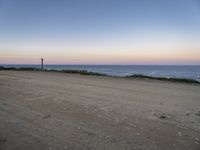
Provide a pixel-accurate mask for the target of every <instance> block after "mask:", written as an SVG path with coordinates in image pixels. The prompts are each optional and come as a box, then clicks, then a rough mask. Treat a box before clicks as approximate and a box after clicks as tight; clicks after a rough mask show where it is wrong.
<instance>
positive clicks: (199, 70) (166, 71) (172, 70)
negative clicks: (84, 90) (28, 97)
mask: <svg viewBox="0 0 200 150" xmlns="http://www.w3.org/2000/svg"><path fill="white" fill-rule="evenodd" d="M3 66H7V67H11V66H12V67H35V68H40V65H3ZM44 68H45V69H48V70H51V69H54V70H87V71H91V72H98V73H103V74H107V75H112V76H121V77H122V76H127V75H133V74H141V75H147V76H153V77H168V78H169V77H173V78H186V79H194V80H198V81H200V66H155V65H45V66H44Z"/></svg>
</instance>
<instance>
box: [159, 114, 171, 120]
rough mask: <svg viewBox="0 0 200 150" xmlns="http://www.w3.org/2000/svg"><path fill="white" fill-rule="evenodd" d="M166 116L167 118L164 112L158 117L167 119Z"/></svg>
mask: <svg viewBox="0 0 200 150" xmlns="http://www.w3.org/2000/svg"><path fill="white" fill-rule="evenodd" d="M167 118H169V117H168V116H167V115H165V114H161V115H160V119H167Z"/></svg>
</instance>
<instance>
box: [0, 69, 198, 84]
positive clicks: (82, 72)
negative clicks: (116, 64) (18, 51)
mask: <svg viewBox="0 0 200 150" xmlns="http://www.w3.org/2000/svg"><path fill="white" fill-rule="evenodd" d="M1 70H13V71H14V70H16V71H45V72H60V73H71V74H80V75H93V76H107V77H114V78H128V79H150V80H159V81H169V82H178V83H188V84H200V81H198V80H195V79H188V78H172V77H155V76H148V75H143V74H132V75H127V76H120V77H119V76H112V75H108V74H104V73H98V72H91V71H87V70H53V69H48V70H47V69H44V70H41V69H39V68H33V67H19V68H16V67H4V66H0V71H1Z"/></svg>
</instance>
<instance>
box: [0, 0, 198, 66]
mask: <svg viewBox="0 0 200 150" xmlns="http://www.w3.org/2000/svg"><path fill="white" fill-rule="evenodd" d="M41 57H43V58H44V59H45V62H46V63H48V64H123V65H126V64H147V65H148V64H149V65H150V64H156V65H163V64H164V65H171V64H174V65H200V0H0V64H37V63H39V61H40V58H41Z"/></svg>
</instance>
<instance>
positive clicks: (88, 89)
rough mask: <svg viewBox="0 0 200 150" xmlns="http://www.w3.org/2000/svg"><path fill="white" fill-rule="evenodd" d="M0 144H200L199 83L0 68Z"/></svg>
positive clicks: (50, 148)
mask: <svg viewBox="0 0 200 150" xmlns="http://www.w3.org/2000/svg"><path fill="white" fill-rule="evenodd" d="M0 149H2V150H12V149H13V150H14V149H15V150H29V149H30V150H36V149H38V150H54V149H56V150H59V149H69V150H134V149H135V150H160V149H162V150H173V149H174V150H190V149H191V150H200V86H199V85H192V84H183V83H171V82H165V81H153V80H136V79H121V78H112V77H95V76H84V75H74V74H65V73H53V72H37V71H35V72H34V71H30V72H28V71H27V72H25V71H0Z"/></svg>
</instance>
